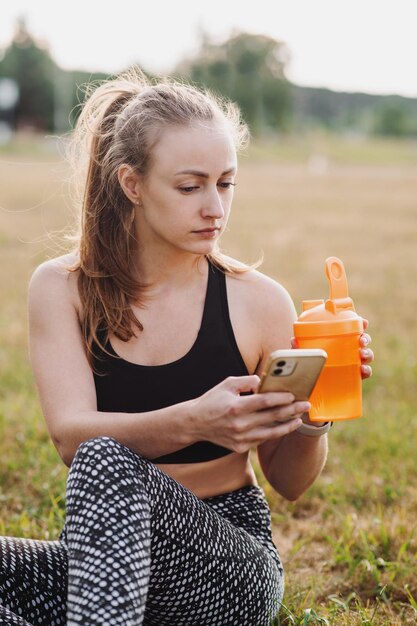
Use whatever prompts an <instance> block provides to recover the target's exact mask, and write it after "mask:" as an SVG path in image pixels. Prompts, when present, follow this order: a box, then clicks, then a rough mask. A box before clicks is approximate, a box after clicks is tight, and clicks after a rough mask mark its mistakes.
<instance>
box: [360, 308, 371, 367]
mask: <svg viewBox="0 0 417 626" xmlns="http://www.w3.org/2000/svg"><path fill="white" fill-rule="evenodd" d="M368 324H369V322H368V320H365V319H364V320H363V329H364V330H366V329H367V328H368ZM359 341H360V345H361V348H360V351H359V352H360V355H361V376H362V378H363V379H365V378H370V377H371V376H372V367H371V366H370V365H369V364H370V363H372V361H373V360H374V353H373V352H372V350H371V349H370V348H369V345H370V343H371V341H372V339H371V336H370V335H368V333H362V335H361V337H360V340H359Z"/></svg>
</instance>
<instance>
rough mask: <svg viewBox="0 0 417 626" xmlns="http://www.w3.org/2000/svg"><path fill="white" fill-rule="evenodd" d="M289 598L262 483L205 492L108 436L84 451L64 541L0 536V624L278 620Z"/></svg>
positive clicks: (261, 623) (155, 625) (229, 625)
mask: <svg viewBox="0 0 417 626" xmlns="http://www.w3.org/2000/svg"><path fill="white" fill-rule="evenodd" d="M282 595H283V571H282V566H281V562H280V558H279V555H278V553H277V551H276V548H275V546H274V544H273V542H272V537H271V519H270V511H269V507H268V504H267V502H266V499H265V496H264V494H263V491H262V490H261V488H260V487H255V486H247V487H243V488H241V489H238V490H236V491H233V492H231V493H226V494H222V495H219V496H214V497H211V498H206V499H204V500H200V499H199V498H197V497H196V496H195V495H193V494H192V493H191V492H190V491H189V490H187V489H185V488H184V487H183V486H182V485H180V484H179V483H177V482H176V481H175V480H174V479H172V478H171V477H169V476H168V475H167V474H165V473H164V472H162V471H161V470H159V469H158V467H157V466H156V465H154V464H153V463H151V462H150V461H148V460H146V459H144V458H143V457H141V456H139V455H137V454H135V453H133V452H132V451H131V450H129V449H128V448H126V447H125V446H123V445H121V444H120V443H118V442H117V441H115V440H114V439H111V438H109V437H99V438H96V439H91V440H89V441H86V442H85V443H83V444H82V445H81V446H80V448H79V450H78V452H77V454H76V457H75V459H74V462H73V464H72V467H71V470H70V472H69V476H68V486H67V517H66V524H65V528H64V531H63V533H62V535H61V537H60V539H59V540H58V541H34V540H30V539H13V538H0V625H1V626H3V625H6V624H7V625H8V626H31V625H33V626H64V625H65V624H66V625H67V626H73V625H75V624H82V625H83V626H116V625H118V624H123V626H139V625H141V624H143V625H144V626H165V625H166V626H168V625H169V626H174V625H178V626H270V625H271V624H273V623H274V618H275V617H276V614H277V612H278V609H279V605H280V602H281V600H282Z"/></svg>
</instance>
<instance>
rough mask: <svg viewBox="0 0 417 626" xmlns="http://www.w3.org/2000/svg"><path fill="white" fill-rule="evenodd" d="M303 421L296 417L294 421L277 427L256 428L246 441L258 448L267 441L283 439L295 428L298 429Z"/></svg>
mask: <svg viewBox="0 0 417 626" xmlns="http://www.w3.org/2000/svg"><path fill="white" fill-rule="evenodd" d="M302 423H303V420H302V419H301V418H300V417H296V418H294V419H291V420H288V421H287V422H283V423H282V424H279V425H278V426H271V427H269V428H268V427H264V428H257V429H256V430H253V431H252V432H251V433H250V435H249V436H248V439H249V437H250V440H252V441H253V442H254V444H253V445H255V446H258V445H259V444H261V443H263V442H264V441H268V440H269V439H279V438H280V437H284V436H285V435H289V434H290V433H292V432H293V431H294V430H297V428H300V426H301V424H302Z"/></svg>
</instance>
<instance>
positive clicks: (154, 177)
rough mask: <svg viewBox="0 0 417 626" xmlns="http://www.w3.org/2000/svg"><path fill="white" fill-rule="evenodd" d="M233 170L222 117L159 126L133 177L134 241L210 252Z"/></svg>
mask: <svg viewBox="0 0 417 626" xmlns="http://www.w3.org/2000/svg"><path fill="white" fill-rule="evenodd" d="M236 170H237V158H236V150H235V147H234V144H233V140H232V137H231V136H230V133H229V132H228V131H227V129H226V128H225V126H224V125H222V124H221V123H219V122H217V123H210V124H206V125H204V126H203V125H202V124H196V125H193V126H186V127H175V128H168V129H165V130H163V131H162V133H161V135H160V137H159V139H158V142H157V143H156V145H155V147H154V149H153V151H152V155H151V166H150V169H149V171H148V173H147V174H146V176H145V177H143V179H142V178H140V179H139V182H138V187H137V191H138V196H139V198H140V206H138V207H137V209H136V218H135V219H136V231H137V238H138V242H139V245H140V246H143V249H146V247H147V246H148V247H149V246H156V247H157V248H159V249H160V250H161V251H162V249H167V248H168V249H170V250H172V251H174V250H176V251H183V252H190V253H194V254H199V255H201V254H208V253H209V252H211V251H212V250H213V248H214V247H215V243H216V241H217V240H218V239H219V237H220V235H221V233H222V232H223V231H224V229H225V227H226V224H227V220H228V217H229V213H230V206H231V203H232V198H233V184H234V180H235V177H236ZM161 247H162V248H161Z"/></svg>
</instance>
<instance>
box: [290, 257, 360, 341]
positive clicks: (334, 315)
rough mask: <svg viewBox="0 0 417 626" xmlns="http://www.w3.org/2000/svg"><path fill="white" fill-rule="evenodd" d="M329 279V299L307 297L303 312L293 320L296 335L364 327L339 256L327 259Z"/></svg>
mask: <svg viewBox="0 0 417 626" xmlns="http://www.w3.org/2000/svg"><path fill="white" fill-rule="evenodd" d="M325 269H326V275H327V278H328V280H329V286H330V297H329V299H328V300H326V301H324V300H304V302H303V312H302V313H301V315H300V316H299V317H298V320H297V321H296V322H295V323H294V332H295V336H296V337H315V336H329V335H347V334H352V333H361V332H362V331H363V321H362V318H361V317H360V316H359V315H358V314H357V313H356V312H355V307H354V304H353V300H352V298H350V297H349V292H348V285H347V279H346V272H345V268H344V265H343V263H342V261H341V260H340V259H338V258H337V257H329V258H328V259H326V263H325Z"/></svg>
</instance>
